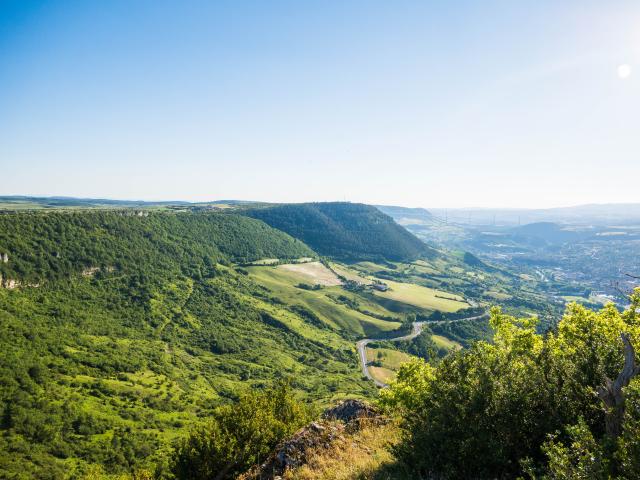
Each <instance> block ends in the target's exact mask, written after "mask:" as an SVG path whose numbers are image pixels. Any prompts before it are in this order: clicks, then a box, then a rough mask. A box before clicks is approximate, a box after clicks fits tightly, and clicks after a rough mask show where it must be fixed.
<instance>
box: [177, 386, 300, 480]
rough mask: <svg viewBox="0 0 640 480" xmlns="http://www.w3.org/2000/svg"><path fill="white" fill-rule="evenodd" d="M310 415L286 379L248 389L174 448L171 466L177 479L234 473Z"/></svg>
mask: <svg viewBox="0 0 640 480" xmlns="http://www.w3.org/2000/svg"><path fill="white" fill-rule="evenodd" d="M310 418H311V415H310V411H309V409H308V408H307V407H306V406H304V405H303V404H301V403H299V402H297V401H296V400H295V399H294V398H293V395H292V393H291V390H290V387H289V385H288V383H286V382H279V383H278V384H277V385H276V386H275V387H273V388H269V389H267V390H265V391H262V392H255V391H254V392H250V393H248V394H246V395H244V396H242V397H241V398H240V400H239V401H238V402H237V403H236V404H233V405H227V406H223V407H220V408H218V409H217V410H216V411H215V413H214V415H213V417H212V418H211V419H210V421H209V422H207V423H206V424H204V425H201V426H200V427H198V428H196V429H194V430H193V431H192V432H191V433H190V434H189V436H188V437H187V438H186V439H184V440H182V441H181V442H180V443H179V444H178V446H177V447H176V450H175V454H174V458H173V465H172V471H173V474H174V475H175V476H176V477H177V478H178V479H185V480H186V479H190V480H223V479H227V478H234V477H235V476H236V475H238V474H239V473H242V472H244V471H245V470H247V469H248V468H249V467H251V466H252V465H254V464H257V463H260V462H261V461H264V460H265V459H266V457H267V455H268V454H269V453H270V452H271V450H272V449H273V448H274V447H275V446H276V444H277V443H278V442H279V441H280V440H282V439H283V438H284V437H286V436H288V435H291V434H292V433H294V432H295V431H296V430H297V429H299V428H300V427H301V426H302V425H304V424H305V423H307V422H308V421H309V420H310Z"/></svg>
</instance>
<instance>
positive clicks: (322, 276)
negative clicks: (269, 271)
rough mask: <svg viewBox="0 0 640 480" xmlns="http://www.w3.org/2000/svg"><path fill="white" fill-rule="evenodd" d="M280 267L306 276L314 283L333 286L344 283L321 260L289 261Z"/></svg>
mask: <svg viewBox="0 0 640 480" xmlns="http://www.w3.org/2000/svg"><path fill="white" fill-rule="evenodd" d="M278 268H280V269H281V270H286V271H288V272H293V273H295V274H298V275H300V276H301V277H304V278H306V279H307V280H308V281H309V282H311V283H312V284H313V285H323V286H325V287H332V286H336V285H340V284H341V283H342V282H340V279H339V278H338V277H337V276H336V274H335V273H333V272H332V271H331V270H329V269H328V268H327V267H325V266H324V265H323V264H322V263H320V262H308V263H289V264H286V265H280V266H279V267H278Z"/></svg>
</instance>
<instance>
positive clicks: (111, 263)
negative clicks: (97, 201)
mask: <svg viewBox="0 0 640 480" xmlns="http://www.w3.org/2000/svg"><path fill="white" fill-rule="evenodd" d="M0 254H6V256H7V261H6V262H2V263H0V273H1V274H2V276H3V278H5V279H7V278H11V279H15V280H16V281H19V282H22V283H28V282H40V281H45V280H51V279H62V278H67V277H69V276H70V275H73V274H80V273H81V272H83V271H84V272H85V274H88V273H97V272H98V269H99V270H100V271H102V272H104V271H107V270H113V271H124V272H125V273H144V272H148V271H151V270H152V271H154V272H155V271H158V270H161V271H163V272H164V273H167V272H169V271H171V272H173V273H177V272H181V273H185V274H204V273H205V272H206V270H207V268H209V267H211V266H212V265H214V264H215V263H217V262H220V261H222V262H224V261H227V262H229V261H234V262H243V261H252V260H257V259H260V258H266V257H276V258H298V257H303V256H311V255H313V252H312V251H311V250H310V249H309V248H308V247H307V246H306V245H304V244H303V243H302V242H300V241H298V240H296V239H294V238H291V237H290V236H289V235H287V234H285V233H282V232H280V231H277V230H274V229H273V228H270V227H268V226H267V225H265V224H264V223H262V222H259V221H255V220H252V219H249V218H247V217H243V216H238V215H221V214H198V215H195V214H172V213H152V212H148V211H138V212H135V211H128V210H123V211H117V212H100V211H86V210H85V211H82V212H55V213H54V212H49V213H11V214H3V215H0Z"/></svg>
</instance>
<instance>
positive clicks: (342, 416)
mask: <svg viewBox="0 0 640 480" xmlns="http://www.w3.org/2000/svg"><path fill="white" fill-rule="evenodd" d="M322 418H324V419H326V420H340V421H341V422H344V423H352V422H354V421H357V420H361V419H375V418H380V411H379V410H378V409H377V408H375V407H373V406H372V405H369V404H368V403H366V402H363V401H362V400H345V401H343V402H340V403H338V404H337V405H336V406H335V407H331V408H329V409H327V410H325V411H324V413H323V414H322Z"/></svg>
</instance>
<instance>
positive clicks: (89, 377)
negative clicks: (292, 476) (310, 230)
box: [0, 211, 373, 479]
mask: <svg viewBox="0 0 640 480" xmlns="http://www.w3.org/2000/svg"><path fill="white" fill-rule="evenodd" d="M5 254H6V257H5ZM309 255H313V252H312V251H311V250H310V249H309V248H308V247H307V246H305V245H304V244H303V243H302V242H300V241H298V240H295V239H293V238H291V237H289V236H288V235H287V234H284V233H282V232H279V231H277V230H274V229H272V228H271V227H269V226H267V225H265V224H264V223H262V222H260V221H258V220H254V219H251V218H247V217H241V216H235V215H227V214H225V215H222V214H170V213H149V214H147V212H142V213H140V214H135V215H134V214H133V212H87V211H84V212H78V213H67V212H61V213H53V212H49V213H42V214H30V213H29V214H8V215H0V258H2V263H1V264H0V268H1V272H2V276H3V285H4V286H5V287H6V288H1V289H0V351H1V352H2V355H0V414H1V419H2V420H1V423H0V433H1V435H0V452H1V453H0V472H2V474H1V475H0V477H3V478H5V477H9V478H24V479H27V478H29V479H30V478H51V479H58V478H65V477H67V476H69V475H72V476H77V477H79V478H83V477H84V476H85V475H89V473H88V472H94V473H95V474H96V475H97V474H98V473H100V472H103V473H111V474H116V473H118V472H133V471H136V470H137V469H140V468H143V467H145V466H148V465H152V466H153V468H154V469H158V472H160V474H161V473H162V471H163V469H164V468H165V466H166V463H167V461H168V458H169V456H168V455H167V452H168V450H169V449H170V446H171V445H172V442H173V439H175V438H176V437H177V436H179V435H182V434H183V433H184V432H185V431H186V430H187V429H188V427H189V426H190V425H191V424H193V423H194V422H197V421H198V419H199V418H208V417H209V416H210V415H211V414H212V412H213V411H214V408H215V407H216V406H218V405H220V404H223V403H227V402H229V401H232V400H235V399H237V398H238V396H239V395H240V394H241V392H244V391H247V390H248V389H250V388H251V387H262V386H265V385H270V384H272V383H273V381H274V380H275V379H277V378H281V377H291V378H293V379H294V380H293V385H292V387H293V388H294V389H295V390H296V391H298V392H302V393H303V394H304V395H305V396H306V398H308V399H316V400H319V401H321V402H329V401H331V399H332V398H334V397H335V396H340V395H344V394H345V393H346V392H350V393H351V394H360V395H371V393H372V392H373V387H372V386H371V385H369V384H368V383H366V382H365V381H363V380H362V379H361V377H360V375H359V371H358V364H357V357H356V356H355V353H354V351H353V343H352V342H351V341H350V340H345V339H343V338H342V337H340V336H339V335H338V334H337V333H335V332H333V331H331V330H328V329H327V328H323V327H322V325H315V324H313V322H312V321H310V320H309V318H310V317H309V315H308V314H307V315H306V316H301V315H299V314H298V313H296V312H295V311H294V310H293V309H290V308H289V306H287V305H284V304H283V303H282V302H281V301H280V300H278V299H276V298H273V297H272V295H271V293H270V292H269V291H268V290H266V289H265V288H264V287H261V286H259V285H257V284H256V283H255V282H253V281H252V280H251V279H250V278H249V277H248V276H247V275H246V272H244V273H243V272H242V270H241V269H239V268H235V267H234V266H233V261H248V260H256V259H259V258H263V257H269V258H296V257H300V256H309ZM311 320H313V318H311ZM92 475H93V474H92ZM88 478H94V477H92V476H89V477H88Z"/></svg>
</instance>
